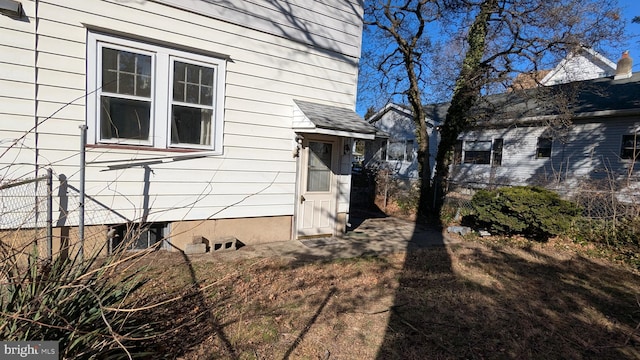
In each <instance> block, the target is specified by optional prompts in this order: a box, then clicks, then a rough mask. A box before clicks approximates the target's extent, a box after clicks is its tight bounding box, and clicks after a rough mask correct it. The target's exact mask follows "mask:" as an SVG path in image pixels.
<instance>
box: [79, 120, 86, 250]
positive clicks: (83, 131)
mask: <svg viewBox="0 0 640 360" xmlns="http://www.w3.org/2000/svg"><path fill="white" fill-rule="evenodd" d="M86 148H87V125H80V186H79V187H78V188H79V190H80V199H79V202H80V206H79V209H78V211H79V212H80V213H79V215H78V240H79V241H80V247H79V249H78V256H79V259H80V262H83V261H84V181H85V179H84V175H85V165H86V162H85V152H86Z"/></svg>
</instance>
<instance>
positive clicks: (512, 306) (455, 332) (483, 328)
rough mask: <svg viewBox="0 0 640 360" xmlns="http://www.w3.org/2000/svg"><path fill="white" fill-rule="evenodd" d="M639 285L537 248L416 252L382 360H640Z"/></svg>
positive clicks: (628, 276)
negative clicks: (503, 359)
mask: <svg viewBox="0 0 640 360" xmlns="http://www.w3.org/2000/svg"><path fill="white" fill-rule="evenodd" d="M451 259H453V262H452V260H451ZM639 283H640V277H638V275H637V274H633V273H631V272H628V271H625V270H621V269H619V268H617V267H615V266H610V265H608V264H604V263H598V262H595V261H593V260H589V259H586V258H583V257H579V256H576V255H573V256H564V257H562V256H556V255H554V254H553V253H551V254H550V253H549V252H548V251H543V250H541V249H535V248H534V247H527V248H524V249H517V248H509V247H505V246H502V245H494V246H484V245H482V244H477V243H475V244H473V243H465V244H463V245H451V246H448V247H433V248H427V249H416V250H409V253H408V254H407V258H406V261H405V265H404V269H403V271H402V274H401V277H400V283H399V287H398V291H397V293H396V295H395V305H394V307H393V312H392V315H391V317H390V320H389V323H388V329H387V333H386V335H385V339H384V341H383V343H382V346H381V347H380V349H379V352H378V356H377V358H378V359H484V358H505V359H523V358H525V359H531V358H536V359H537V358H540V359H543V358H546V359H549V358H551V359H559V358H562V359H591V358H598V359H637V358H639V357H640V333H639V332H638V326H639V324H640V306H639V305H640V303H639V302H638V301H639V300H638V297H639V296H640V293H638V284H639Z"/></svg>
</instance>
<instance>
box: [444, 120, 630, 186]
mask: <svg viewBox="0 0 640 360" xmlns="http://www.w3.org/2000/svg"><path fill="white" fill-rule="evenodd" d="M638 128H640V120H638V119H637V118H633V117H624V118H606V119H605V120H603V121H594V120H593V119H587V120H574V121H573V124H572V127H571V129H570V131H569V132H568V134H567V135H566V136H565V137H564V138H563V141H560V140H553V146H552V148H551V151H550V156H549V157H548V158H541V159H540V158H538V156H537V152H538V151H539V144H540V143H539V141H538V140H539V138H546V137H544V134H545V131H546V130H548V129H547V128H545V127H517V128H511V129H486V130H474V131H469V132H467V133H465V134H464V135H463V138H464V139H466V140H473V139H476V138H485V139H486V138H490V137H494V138H504V146H503V155H502V165H501V166H500V167H497V168H490V167H487V166H484V167H483V166H474V165H472V164H460V165H455V166H454V167H453V169H452V174H453V178H454V181H457V182H475V183H477V184H488V183H490V182H492V181H493V182H499V183H500V184H506V185H525V184H529V185H544V184H549V183H553V182H557V181H560V180H562V181H568V182H575V181H579V180H580V179H586V178H596V179H597V178H605V177H607V176H611V177H612V178H621V177H625V176H628V175H629V168H630V166H633V162H632V161H630V160H628V159H623V158H622V156H621V155H622V154H621V152H622V147H623V138H624V136H625V135H630V134H633V131H634V129H638ZM547 139H548V138H547ZM542 160H544V161H542Z"/></svg>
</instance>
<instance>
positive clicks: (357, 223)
mask: <svg viewBox="0 0 640 360" xmlns="http://www.w3.org/2000/svg"><path fill="white" fill-rule="evenodd" d="M352 227H353V229H352V230H350V231H348V232H347V233H346V234H345V235H344V236H342V237H334V238H321V239H309V240H302V241H298V240H288V241H280V242H273V243H268V244H260V245H247V246H242V247H240V248H239V249H238V250H235V251H219V252H215V253H213V254H206V255H198V256H207V257H213V258H214V259H220V260H233V259H246V258H256V257H282V258H286V259H291V260H301V261H313V260H330V259H338V258H352V257H358V256H365V255H375V254H383V253H392V252H399V251H406V250H409V249H415V248H422V247H429V246H442V245H445V244H452V243H456V242H459V240H458V239H456V238H454V237H450V236H448V235H447V234H446V233H442V232H440V231H438V230H436V229H433V228H428V227H423V226H420V225H418V226H416V224H415V223H413V222H410V221H406V220H402V219H397V218H392V217H384V218H367V219H352Z"/></svg>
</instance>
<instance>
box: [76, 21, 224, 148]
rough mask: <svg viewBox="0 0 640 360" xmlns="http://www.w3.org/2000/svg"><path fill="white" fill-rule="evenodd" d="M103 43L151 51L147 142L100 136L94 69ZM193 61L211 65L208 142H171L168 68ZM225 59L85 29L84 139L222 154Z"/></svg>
mask: <svg viewBox="0 0 640 360" xmlns="http://www.w3.org/2000/svg"><path fill="white" fill-rule="evenodd" d="M105 45H107V46H108V47H109V48H115V49H122V50H126V51H133V52H136V51H138V52H140V53H142V54H145V55H152V56H153V58H152V87H153V88H152V96H151V97H152V109H151V120H150V122H151V123H150V125H149V127H150V128H149V137H150V139H149V142H136V141H131V140H125V141H104V140H100V109H99V101H100V94H101V89H100V86H99V84H100V79H101V71H100V70H99V69H98V65H99V64H100V63H101V62H100V49H101V48H102V47H103V46H105ZM176 59H179V60H180V61H184V62H189V63H195V64H199V65H202V66H208V67H212V68H213V69H214V76H215V79H214V84H213V86H214V90H213V91H214V94H213V96H214V100H213V114H212V120H211V131H212V132H213V134H212V138H211V145H210V146H202V145H197V144H174V145H172V144H171V138H170V126H171V102H172V101H171V100H172V96H171V92H172V89H173V86H172V83H171V80H172V78H173V76H172V74H171V73H170V70H171V69H172V64H173V61H175V60H176ZM225 75H226V60H225V59H219V58H214V57H209V56H204V55H200V54H194V53H189V52H186V51H182V50H177V49H173V48H170V47H164V46H159V45H155V44H150V43H144V42H139V41H134V40H130V39H124V38H121V37H118V36H111V35H106V34H101V33H96V32H93V31H88V32H87V107H86V108H87V125H88V132H87V143H89V144H100V143H106V144H109V143H111V144H113V143H116V144H127V145H141V146H142V145H146V146H148V147H154V148H160V149H168V148H170V147H174V148H193V149H205V150H210V151H211V152H213V153H215V154H218V155H219V154H222V152H223V149H222V145H223V143H222V142H223V131H224V129H223V124H224V121H223V116H224V93H225V81H226V78H225Z"/></svg>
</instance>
